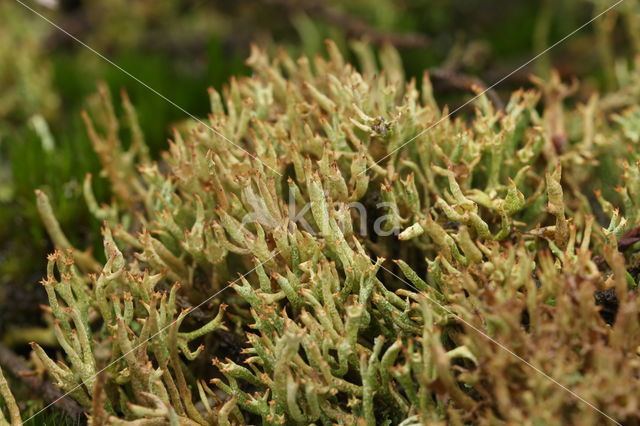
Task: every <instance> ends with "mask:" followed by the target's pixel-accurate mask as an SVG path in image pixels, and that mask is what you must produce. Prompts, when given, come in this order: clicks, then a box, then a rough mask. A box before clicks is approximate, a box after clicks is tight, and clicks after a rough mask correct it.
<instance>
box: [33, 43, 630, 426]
mask: <svg viewBox="0 0 640 426" xmlns="http://www.w3.org/2000/svg"><path fill="white" fill-rule="evenodd" d="M353 47H354V52H355V54H356V56H357V57H358V60H359V63H360V64H361V69H362V72H358V71H357V70H356V68H355V67H354V66H352V65H350V64H348V63H346V62H345V60H344V59H343V57H342V56H341V54H340V52H339V51H338V49H337V48H336V46H335V45H333V44H332V43H328V45H327V49H328V59H327V58H324V57H316V58H313V60H309V59H308V58H306V57H302V58H300V59H298V60H294V59H292V58H290V57H289V56H287V55H286V54H285V53H284V52H281V53H280V54H278V55H277V56H276V57H275V58H274V59H270V58H269V57H268V55H267V54H266V53H265V52H263V51H261V50H260V49H257V48H255V49H254V50H253V51H252V54H251V57H250V58H249V60H248V64H249V65H250V66H251V67H252V68H253V70H254V73H253V76H251V77H247V78H240V79H233V80H231V81H230V83H229V84H228V86H227V87H225V89H224V91H223V93H222V94H220V93H218V92H217V91H215V90H213V89H211V90H210V91H209V94H210V99H211V110H212V114H211V115H210V116H209V119H208V121H207V124H206V125H203V124H202V123H197V122H188V123H184V124H183V125H182V126H180V128H179V129H178V130H176V131H175V134H174V137H173V140H172V141H171V142H170V147H169V149H168V151H167V152H166V153H165V155H164V156H163V159H162V160H161V161H159V162H152V161H150V160H149V154H148V153H147V150H146V148H145V143H144V137H143V135H142V134H141V132H140V131H139V127H138V125H137V120H136V115H135V110H134V108H133V107H132V105H131V104H130V102H129V101H128V99H127V98H126V97H124V102H123V115H124V117H123V120H122V122H121V121H119V119H118V117H117V112H116V110H115V109H114V107H113V106H112V103H111V100H110V98H109V93H108V91H107V90H106V89H105V88H102V89H101V90H100V97H99V102H97V103H96V104H95V108H94V111H90V112H89V113H88V114H87V115H85V117H84V118H85V120H86V122H87V126H88V129H89V135H90V138H91V140H92V142H93V144H94V147H95V150H96V152H97V153H98V155H99V157H100V159H101V161H102V164H103V167H104V176H105V177H106V178H108V179H109V181H110V183H111V187H112V189H113V195H114V199H113V202H112V203H111V204H109V205H100V204H99V203H98V202H97V201H96V200H95V197H94V196H93V193H92V191H91V178H90V177H89V178H88V179H87V181H86V182H85V187H84V189H85V195H86V199H87V202H88V205H89V208H90V209H91V211H92V212H93V213H94V215H95V216H96V217H98V218H99V219H100V220H103V221H104V228H103V235H104V248H105V256H106V262H104V263H102V262H99V261H98V260H96V259H95V258H94V257H93V256H92V255H91V254H90V253H89V252H84V251H81V250H78V249H74V248H72V247H71V245H70V243H69V241H68V240H67V239H66V238H65V236H64V233H63V230H62V229H60V227H59V226H58V225H57V222H56V220H55V217H54V213H53V212H52V211H51V208H50V207H49V204H48V200H47V197H46V195H45V194H44V193H39V194H38V200H39V207H40V211H41V214H42V216H43V219H44V221H45V223H46V225H47V228H48V230H49V232H50V234H51V236H52V239H53V240H54V242H55V244H56V245H57V246H58V247H59V250H57V251H56V252H55V253H54V254H52V255H51V256H50V259H49V271H48V276H47V278H46V279H45V280H44V281H43V285H44V287H45V289H46V291H47V293H48V296H49V308H48V309H49V312H50V315H51V316H52V317H53V318H54V322H53V327H54V328H55V331H56V335H57V338H58V342H59V343H60V347H61V354H63V356H62V357H61V359H62V360H63V361H61V362H56V361H54V359H53V358H52V357H51V356H50V354H47V353H46V352H45V351H44V350H43V349H42V348H40V347H39V346H38V345H36V344H34V350H35V353H36V355H37V357H38V358H39V359H40V361H41V362H42V363H43V365H44V366H45V367H46V369H47V371H48V373H49V374H50V375H51V377H53V378H54V379H55V380H56V381H57V382H58V383H59V385H60V386H61V387H62V389H64V390H65V391H68V392H71V396H72V397H73V398H75V399H76V400H77V401H78V402H80V403H81V404H82V405H83V406H84V407H86V408H87V410H88V411H89V413H90V421H91V423H92V424H94V425H99V424H100V425H101V424H107V423H111V424H121V425H127V424H131V425H143V424H144V425H147V424H149V425H150V424H202V425H205V424H217V423H219V424H230V423H235V424H247V423H249V424H310V423H316V424H320V423H322V424H334V423H338V424H404V425H410V424H428V423H435V422H443V423H444V422H447V423H448V422H450V423H452V424H464V423H474V424H494V423H496V422H508V423H513V424H523V423H525V422H529V423H531V424H570V423H573V424H577V423H580V424H601V423H602V422H603V421H605V420H606V417H605V416H609V417H610V418H613V419H616V420H617V421H620V422H634V421H639V420H640V418H639V416H638V412H639V411H638V406H637V404H638V397H637V395H638V392H637V391H638V377H640V357H639V354H638V352H637V351H638V346H639V345H640V329H639V323H638V314H639V309H640V303H639V301H638V297H637V293H636V291H635V287H636V279H637V277H636V276H635V275H634V272H633V271H634V268H635V267H636V265H637V263H638V256H637V245H636V244H635V241H629V238H633V236H634V235H635V234H634V230H635V229H636V227H637V226H638V225H639V219H640V218H639V217H638V211H639V208H640V173H639V171H638V166H637V164H636V162H637V161H638V150H637V143H638V138H637V135H636V136H635V137H634V135H635V133H634V132H633V129H634V128H635V127H634V123H635V122H637V117H638V113H637V109H636V108H632V109H630V110H625V111H622V112H620V111H618V112H619V114H618V115H615V116H614V118H613V119H611V115H610V113H611V112H614V111H611V110H610V109H609V110H607V109H606V106H605V105H603V104H602V102H601V100H600V98H598V97H596V96H594V97H593V98H592V99H591V100H590V101H589V102H588V103H587V104H585V105H579V106H577V107H572V108H567V107H565V105H564V103H565V99H564V97H565V96H566V95H567V94H568V93H569V92H570V90H569V89H570V88H568V87H566V86H564V85H563V83H562V82H560V81H559V79H558V78H557V77H554V78H553V79H552V80H551V81H550V82H548V83H543V82H538V83H537V84H539V85H540V86H541V90H540V91H537V90H521V91H517V92H515V93H513V94H512V96H511V99H510V101H509V102H508V105H507V106H506V108H505V110H504V111H501V110H497V109H496V108H495V107H494V106H493V105H492V104H491V103H490V102H489V101H488V99H487V98H486V97H485V96H484V95H482V96H479V97H478V99H477V100H476V101H474V103H473V107H474V108H473V111H472V113H471V114H463V115H460V116H458V117H455V118H454V117H449V116H448V109H447V108H440V107H439V106H438V104H437V102H436V100H435V99H434V96H433V93H432V89H431V85H430V82H429V77H428V75H427V74H425V76H424V78H423V80H422V81H421V83H420V86H421V87H420V89H418V88H417V86H418V84H417V83H416V81H413V80H411V81H408V82H406V81H405V78H404V74H403V71H402V66H401V64H400V61H399V58H398V55H397V53H396V52H395V50H394V49H393V48H390V47H386V48H383V49H382V50H381V51H380V52H379V54H378V55H375V54H374V52H372V51H371V50H369V48H368V47H367V46H366V45H365V44H362V43H356V44H354V46H353ZM543 95H544V99H543V100H541V97H542V96H543ZM122 124H124V125H125V126H126V127H127V128H128V130H130V134H129V136H128V137H127V142H126V143H125V142H124V141H121V137H122V135H123V133H125V132H123V131H122V130H121V129H120V126H121V125H122ZM425 129H428V131H426V132H425V131H424V130H425ZM212 130H214V131H212ZM220 135H223V136H224V137H221V136H220ZM417 135H418V137H416V136H417ZM407 141H410V142H409V143H407V144H406V145H405V142H407ZM125 146H126V148H125ZM594 190H597V191H595V192H594ZM625 238H626V240H625ZM624 241H627V242H628V244H623V243H622V242H624ZM239 274H242V275H239ZM229 282H232V285H231V286H230V287H229V288H227V284H228V283H229ZM603 292H609V293H608V294H609V295H610V296H611V297H610V299H614V300H615V304H616V305H615V307H614V308H613V310H612V312H611V315H610V316H609V317H607V316H605V315H603V312H601V310H602V309H603V307H602V306H600V305H599V303H600V301H601V300H602V297H600V296H601V295H602V294H604V293H603ZM605 308H611V306H605ZM551 379H553V380H555V381H557V383H554V381H553V380H551ZM558 384H561V385H562V386H565V387H566V388H565V389H563V388H562V387H560V386H559V385H558ZM598 410H600V411H598ZM603 413H604V414H603Z"/></svg>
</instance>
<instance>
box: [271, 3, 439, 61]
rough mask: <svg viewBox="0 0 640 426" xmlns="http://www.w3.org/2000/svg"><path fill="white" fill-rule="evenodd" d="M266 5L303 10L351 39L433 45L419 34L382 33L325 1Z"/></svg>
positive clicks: (398, 45) (411, 45) (409, 46)
mask: <svg viewBox="0 0 640 426" xmlns="http://www.w3.org/2000/svg"><path fill="white" fill-rule="evenodd" d="M263 1H264V2H265V3H267V4H270V5H274V6H281V7H284V8H285V9H287V10H289V11H295V10H301V11H303V12H305V13H306V14H308V15H309V16H312V17H314V18H319V19H322V20H325V21H327V22H329V23H330V24H332V25H334V26H336V27H339V28H342V29H343V30H344V31H345V32H346V33H347V35H349V36H351V37H364V38H367V39H368V40H369V41H370V42H372V43H375V44H382V43H390V44H392V45H394V46H395V47H398V48H408V49H411V48H423V47H427V46H428V45H429V44H431V40H430V39H429V37H427V36H425V35H424V34H417V33H395V32H390V31H382V30H379V29H377V28H375V27H372V26H371V25H369V24H367V23H366V22H365V21H363V20H362V19H359V18H356V17H354V16H350V15H348V14H346V13H342V12H340V11H338V10H336V9H332V8H330V7H328V6H327V5H326V4H325V3H324V2H323V1H309V0H299V1H296V0H263Z"/></svg>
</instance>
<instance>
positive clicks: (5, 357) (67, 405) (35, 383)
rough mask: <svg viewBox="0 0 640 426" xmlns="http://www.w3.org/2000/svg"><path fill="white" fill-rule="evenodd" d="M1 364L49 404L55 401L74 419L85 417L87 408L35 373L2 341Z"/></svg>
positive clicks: (0, 349) (7, 371)
mask: <svg viewBox="0 0 640 426" xmlns="http://www.w3.org/2000/svg"><path fill="white" fill-rule="evenodd" d="M0 366H2V368H3V369H4V370H5V372H6V373H9V374H11V376H13V377H15V378H16V379H18V380H20V381H21V382H22V383H24V384H25V385H26V386H27V387H28V388H29V389H30V390H31V391H32V392H35V393H36V394H38V395H39V396H40V397H41V398H42V399H43V400H44V401H45V402H46V403H47V404H51V403H55V406H56V407H58V408H59V409H60V410H62V411H64V412H65V413H66V414H67V415H68V416H69V417H71V418H73V419H76V420H79V419H82V418H84V415H85V410H84V409H83V408H82V407H81V406H80V405H79V404H78V403H77V402H75V401H74V400H72V399H70V398H67V397H64V396H63V393H62V392H61V391H60V390H59V389H58V388H56V387H55V386H54V385H52V384H51V383H48V382H45V381H44V380H42V379H40V378H39V377H38V376H36V375H34V374H33V372H32V371H31V370H30V369H29V367H27V365H26V364H25V362H24V361H23V360H22V359H21V358H20V357H19V356H18V355H16V354H15V353H14V352H13V351H11V350H10V349H8V348H7V347H6V346H4V345H3V344H1V343H0Z"/></svg>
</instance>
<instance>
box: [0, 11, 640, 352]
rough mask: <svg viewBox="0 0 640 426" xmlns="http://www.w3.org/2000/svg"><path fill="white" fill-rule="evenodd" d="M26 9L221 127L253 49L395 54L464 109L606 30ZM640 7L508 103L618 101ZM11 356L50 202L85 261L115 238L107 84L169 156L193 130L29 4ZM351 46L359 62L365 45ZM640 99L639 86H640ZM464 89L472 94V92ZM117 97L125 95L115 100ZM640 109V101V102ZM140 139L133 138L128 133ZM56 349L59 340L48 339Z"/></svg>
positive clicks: (2, 152)
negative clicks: (551, 86)
mask: <svg viewBox="0 0 640 426" xmlns="http://www.w3.org/2000/svg"><path fill="white" fill-rule="evenodd" d="M22 1H25V4H27V5H28V6H29V7H32V8H34V9H35V10H36V11H37V12H39V13H41V14H43V15H44V16H46V17H48V18H49V19H51V20H52V21H53V22H55V23H56V24H57V25H59V26H60V27H62V28H64V29H65V30H66V31H68V32H70V33H71V34H73V35H74V36H76V37H78V38H79V39H80V40H82V41H83V42H85V43H87V44H88V45H90V46H91V47H93V48H94V49H96V50H97V51H98V52H100V53H102V54H104V55H105V56H106V57H108V58H109V59H111V60H112V61H113V62H115V63H116V64H118V65H119V66H121V67H122V68H123V69H125V70H127V71H128V72H130V73H131V74H132V75H134V76H135V77H137V78H139V79H140V80H142V81H144V82H145V83H147V84H148V85H149V86H151V87H153V88H154V89H155V90H157V91H158V92H160V93H162V94H163V95H164V96H166V97H167V98H169V99H171V100H172V101H174V102H175V103H176V104H178V105H180V107H182V108H184V109H185V110H187V111H189V112H190V113H192V114H194V115H196V116H202V117H206V115H207V114H208V112H209V108H208V105H209V101H208V97H207V92H206V88H207V87H209V86H213V87H215V88H218V89H219V88H220V87H222V85H223V84H225V82H226V81H228V79H229V78H230V76H232V75H242V74H246V73H248V68H246V67H245V66H244V63H243V62H244V59H245V58H246V57H247V56H248V52H249V47H250V44H251V43H258V44H260V45H263V46H267V47H268V48H269V49H273V50H275V49H277V48H284V49H286V50H287V51H289V52H290V53H292V54H294V55H300V54H306V55H310V56H311V55H314V54H316V53H318V52H320V51H321V50H323V48H324V40H325V39H327V38H329V39H332V40H334V41H335V42H336V43H337V44H338V46H340V47H341V49H342V50H343V52H344V53H345V55H347V57H348V55H349V54H350V53H349V52H352V53H351V54H352V55H353V52H354V51H357V46H358V45H357V43H355V44H354V42H353V40H367V41H370V42H372V43H374V44H382V43H392V44H394V45H395V46H396V47H397V48H398V49H399V51H400V53H401V57H402V61H403V63H404V65H405V69H406V73H407V76H408V77H409V78H411V77H416V78H417V81H418V82H419V81H420V77H421V76H422V73H423V72H424V71H425V70H428V71H429V72H431V74H432V77H433V82H434V86H435V89H436V91H437V92H438V95H439V97H440V99H444V100H445V101H446V102H450V103H451V104H452V105H453V106H455V105H460V103H461V102H462V101H463V100H464V98H461V95H460V92H463V93H466V96H468V95H469V93H470V92H469V90H468V89H469V87H468V86H469V85H470V83H477V84H484V85H485V86H489V85H492V84H493V83H494V82H496V81H498V80H500V79H501V78H503V77H504V76H505V75H507V74H509V73H511V72H512V71H513V70H514V69H516V68H518V67H519V66H520V65H522V64H523V63H525V62H527V61H528V60H529V59H531V58H532V57H534V56H535V55H536V54H538V53H539V52H542V51H543V50H544V49H546V48H547V47H548V46H550V45H551V44H553V43H555V42H556V41H557V40H559V39H561V38H563V37H564V36H565V35H567V34H569V33H571V32H572V31H574V30H575V29H576V28H578V27H579V26H581V25H583V24H584V23H585V22H587V21H588V20H589V19H591V18H592V17H594V16H596V15H597V14H598V13H600V12H601V11H603V10H605V9H606V8H607V7H609V6H611V5H612V4H613V3H614V2H613V1H604V0H536V1H530V0H517V1H513V0H482V1H480V0H431V1H421V0H400V1H393V0H377V1H364V0H349V1H347V0H245V1H242V2H229V1H202V0H171V1H169V0H165V1H160V2H158V1H152V0H92V1H82V0H40V1H27V0H22ZM638 3H639V2H638V0H626V1H625V2H623V3H622V4H620V5H619V6H618V7H616V8H615V10H613V11H611V12H609V13H607V14H606V15H604V16H603V17H601V18H600V19H598V20H596V21H594V22H593V24H592V25H589V26H587V27H586V28H584V30H582V31H580V32H579V33H577V34H575V35H574V36H572V37H570V38H569V39H568V40H566V41H565V42H563V43H562V44H561V45H559V46H558V47H556V48H554V49H553V50H552V51H550V52H549V53H548V54H545V55H543V56H542V57H541V58H540V59H538V60H537V61H535V62H533V63H531V64H529V65H527V66H525V67H524V68H522V69H521V70H519V71H518V72H516V73H514V74H513V75H511V76H509V77H508V78H507V79H505V81H504V82H502V83H501V84H500V85H499V86H498V87H497V88H496V90H495V93H494V99H496V98H501V99H502V100H503V101H506V100H507V99H508V93H509V92H510V91H512V90H514V89H517V88H519V87H523V86H531V85H532V83H531V82H530V79H529V76H530V75H531V74H536V75H538V76H541V77H543V78H547V77H548V76H549V75H550V72H551V70H552V69H557V70H558V72H559V74H560V76H561V78H562V79H564V80H569V79H572V78H577V79H579V80H580V81H581V85H580V89H579V92H578V93H577V94H576V95H575V97H574V101H579V100H584V99H586V98H587V97H588V95H589V94H590V93H591V92H593V91H595V90H609V91H611V90H615V89H616V88H617V87H618V86H619V84H620V83H621V80H622V79H630V78H632V77H633V75H635V74H633V72H632V71H633V70H634V69H635V68H634V66H633V58H634V56H635V54H636V53H637V52H638V49H639V48H640V26H639V25H637V23H638V14H639V13H640V10H639V8H640V6H639V4H638ZM0 17H1V18H0V20H1V22H0V341H1V342H3V343H4V344H5V345H8V346H10V347H13V348H14V349H15V350H16V351H17V352H22V353H27V352H26V351H25V350H23V348H25V346H24V344H25V343H26V340H30V339H31V338H32V337H33V333H37V332H38V330H39V329H38V327H41V326H42V324H41V319H40V318H41V315H40V310H39V303H42V302H43V301H44V292H42V291H41V289H40V288H39V285H38V281H39V280H40V279H41V278H42V276H43V275H44V267H45V264H46V255H47V253H49V252H50V251H51V250H52V247H51V245H50V242H49V240H48V238H47V237H46V235H45V232H44V230H43V227H42V225H41V223H40V219H39V217H38V214H37V210H36V208H35V197H34V190H35V189H37V188H40V189H43V190H44V191H46V192H47V193H48V195H49V197H50V199H51V200H52V203H53V207H54V210H55V212H56V215H57V217H58V218H59V220H60V222H61V225H62V227H63V228H64V229H65V231H66V232H67V235H68V236H69V237H70V239H71V240H72V243H73V244H74V245H75V246H77V247H92V246H93V247H96V249H97V248H99V247H100V238H99V232H98V231H99V226H100V224H99V223H98V222H97V221H96V220H95V219H93V218H92V217H91V216H90V214H89V212H88V210H87V208H86V206H85V202H84V199H83V196H82V182H83V180H84V178H85V176H86V174H87V173H92V174H93V175H94V176H96V177H95V178H94V188H95V191H96V194H97V196H98V198H99V200H100V201H107V200H108V199H109V197H110V195H109V193H108V191H107V188H106V184H105V182H104V181H102V180H101V178H99V177H98V176H99V169H98V161H97V158H96V156H95V154H94V153H93V149H92V147H91V144H90V142H89V140H88V138H87V135H86V133H85V130H84V126H83V123H82V120H81V119H80V111H81V110H83V109H86V108H91V106H92V102H93V101H92V98H93V96H94V95H93V94H94V92H95V91H96V84H97V82H99V81H104V82H105V83H106V84H107V86H108V87H109V88H110V90H111V91H112V92H113V94H114V95H115V94H116V93H117V91H118V90H121V89H123V90H126V91H127V92H128V94H129V96H130V98H131V100H132V102H133V104H134V105H135V106H136V108H137V111H138V115H139V118H140V122H141V126H142V130H143V132H144V134H145V139H146V141H147V144H148V145H149V146H150V148H151V150H152V153H153V155H157V153H158V152H159V151H160V150H162V149H164V148H165V147H166V139H167V137H168V135H169V132H170V130H171V127H172V126H174V125H176V124H178V123H179V122H180V121H181V120H183V119H185V118H187V117H186V115H185V114H184V113H183V112H182V111H180V110H179V109H178V108H176V107H175V106H173V105H171V104H170V103H168V102H166V101H165V100H163V99H162V98H160V97H159V96H157V95H155V94H153V93H151V92H150V91H149V90H148V89H147V88H145V87H143V86H142V85H140V84H139V83H137V82H136V81H135V80H133V79H132V78H131V77H129V76H127V75H126V74H125V73H123V72H122V71H120V70H118V69H117V68H115V67H114V66H112V65H111V64H109V63H108V62H106V61H104V60H103V59H101V58H99V57H98V56H97V55H95V54H94V53H92V52H91V51H89V50H88V49H86V48H85V47H82V46H81V45H79V44H78V43H77V42H75V41H74V40H72V39H71V38H70V37H68V36H67V35H65V34H64V33H62V32H61V31H59V30H58V29H56V28H54V27H53V26H51V25H50V24H48V23H47V22H45V21H44V20H43V19H42V18H40V17H38V16H37V15H36V14H35V13H34V12H33V11H30V10H28V9H27V8H25V7H24V6H23V5H21V4H20V3H19V2H16V1H14V0H0ZM350 45H351V49H350V48H349V46H350ZM636 87H637V86H636ZM461 89H462V90H461ZM114 98H115V96H114ZM633 101H634V102H635V101H637V99H635V98H633ZM123 133H126V132H123ZM41 340H46V336H41Z"/></svg>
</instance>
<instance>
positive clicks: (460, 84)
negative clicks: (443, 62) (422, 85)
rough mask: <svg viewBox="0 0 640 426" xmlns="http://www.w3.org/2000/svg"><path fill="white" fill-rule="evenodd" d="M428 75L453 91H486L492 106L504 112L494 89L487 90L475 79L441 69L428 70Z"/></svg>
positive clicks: (482, 83)
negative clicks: (441, 81)
mask: <svg viewBox="0 0 640 426" xmlns="http://www.w3.org/2000/svg"><path fill="white" fill-rule="evenodd" d="M429 75H430V76H431V77H432V78H435V79H439V80H443V81H445V82H446V83H447V84H448V85H449V86H451V87H452V88H455V89H463V90H473V88H474V87H476V88H478V89H480V91H485V90H486V92H487V96H488V97H489V99H491V101H492V102H493V104H494V106H495V107H496V108H497V109H499V110H504V102H502V99H500V96H499V95H498V93H497V92H496V91H495V90H494V89H489V90H487V85H486V84H485V83H484V82H483V81H482V80H480V79H479V78H477V77H473V76H470V75H467V74H462V73H459V72H456V71H451V70H447V69H442V68H435V69H432V70H429Z"/></svg>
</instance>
